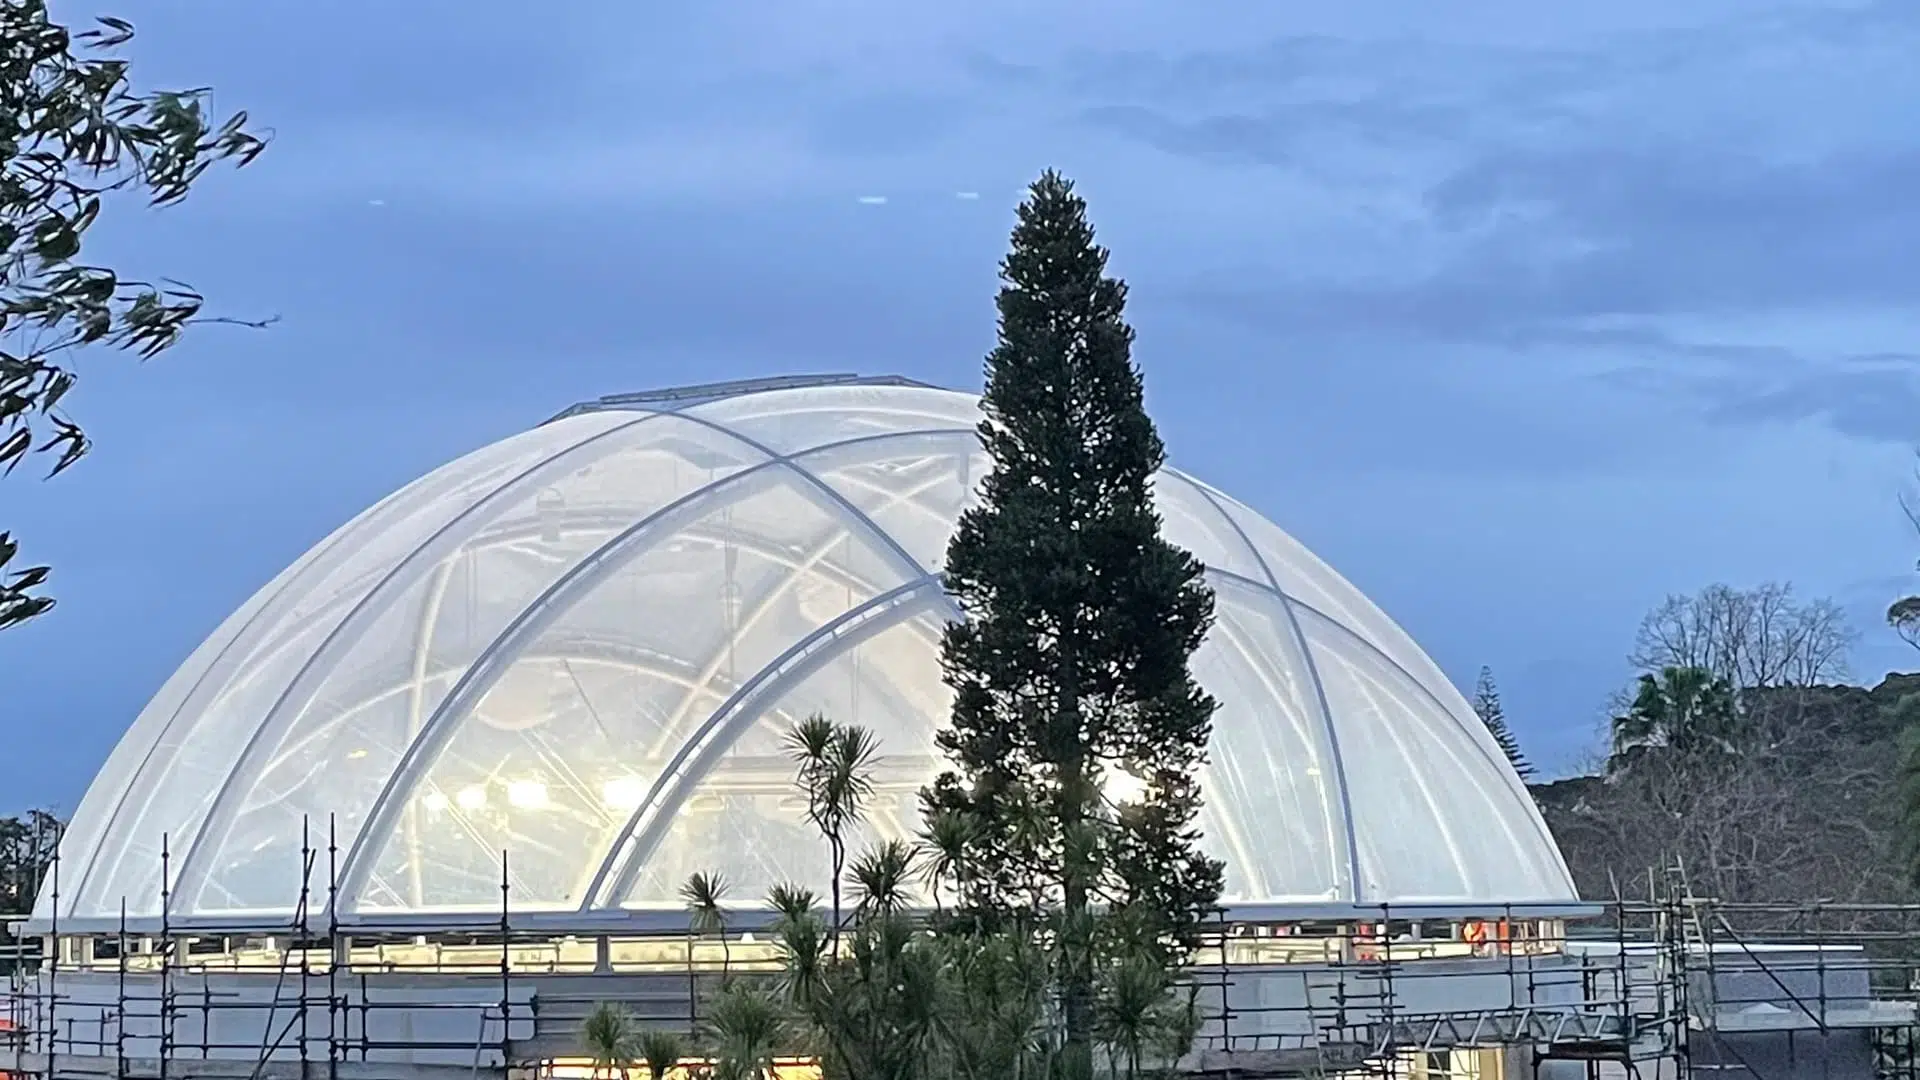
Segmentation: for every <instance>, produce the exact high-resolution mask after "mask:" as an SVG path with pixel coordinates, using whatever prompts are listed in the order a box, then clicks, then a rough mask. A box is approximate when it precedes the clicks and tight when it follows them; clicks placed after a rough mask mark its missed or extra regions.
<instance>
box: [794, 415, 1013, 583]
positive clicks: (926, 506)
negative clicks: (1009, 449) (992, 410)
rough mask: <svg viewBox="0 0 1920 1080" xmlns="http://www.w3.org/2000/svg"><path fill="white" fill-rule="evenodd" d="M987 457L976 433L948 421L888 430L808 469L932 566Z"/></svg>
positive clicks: (920, 561) (926, 567)
mask: <svg viewBox="0 0 1920 1080" xmlns="http://www.w3.org/2000/svg"><path fill="white" fill-rule="evenodd" d="M988 464H989V463H988V460H987V456H986V454H985V453H984V452H983V451H981V450H980V441H979V439H978V437H976V436H975V434H974V433H973V432H972V431H971V430H967V429H954V430H951V431H947V432H943V433H939V434H909V435H898V436H892V437H889V438H887V439H884V440H882V441H880V442H879V443H877V444H875V445H873V446H872V447H871V452H870V453H868V454H863V455H861V457H860V458H857V459H842V461H841V462H840V463H833V462H827V463H825V464H824V465H823V466H822V467H816V468H814V469H812V470H811V471H812V472H813V474H814V476H816V477H817V478H818V479H819V480H820V481H821V482H822V483H825V484H827V485H829V486H830V487H832V488H833V490H834V491H836V492H838V493H839V494H840V495H841V497H843V498H845V499H846V500H847V501H848V502H849V503H852V504H853V506H854V507H855V508H857V509H858V510H859V512H860V513H862V514H865V515H866V516H867V517H868V518H869V519H870V520H872V522H873V523H874V525H875V526H876V527H877V528H878V529H879V530H880V531H882V532H884V533H886V534H887V535H888V536H890V537H892V538H893V541H894V542H895V543H897V544H899V545H900V546H901V547H902V548H904V549H905V550H906V551H907V553H908V554H909V555H911V556H912V557H913V559H914V561H915V562H916V563H918V564H919V565H920V567H921V568H922V569H924V570H925V571H927V572H929V573H932V572H934V571H937V570H939V569H940V567H941V566H942V564H944V563H945V561H946V554H947V541H948V540H949V539H951V538H952V536H953V529H954V526H955V525H956V524H957V523H958V522H959V520H960V514H961V512H962V511H963V510H964V509H965V508H966V507H967V506H969V505H971V503H972V501H973V496H974V487H975V485H976V484H977V483H978V482H979V478H980V477H981V475H983V474H984V473H985V471H986V469H987V468H988Z"/></svg>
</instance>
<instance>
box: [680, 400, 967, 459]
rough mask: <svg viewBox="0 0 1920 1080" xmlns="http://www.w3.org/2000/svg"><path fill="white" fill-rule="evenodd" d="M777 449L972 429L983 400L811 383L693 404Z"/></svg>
mask: <svg viewBox="0 0 1920 1080" xmlns="http://www.w3.org/2000/svg"><path fill="white" fill-rule="evenodd" d="M687 413H688V414H689V415H692V416H698V417H700V418H702V419H705V420H710V421H712V422H714V423H717V424H720V425H722V426H725V427H727V428H730V429H732V430H734V431H737V432H739V433H740V434H741V435H742V436H744V437H746V438H749V439H752V440H753V441H755V442H758V443H761V444H764V445H765V446H767V447H769V448H771V449H772V450H774V451H775V452H776V453H781V454H796V453H799V452H801V451H803V450H809V449H812V448H814V447H816V446H823V445H825V444H827V443H832V442H839V441H841V440H844V439H857V438H865V437H868V436H873V435H883V434H888V433H898V432H906V431H924V430H927V429H935V428H965V429H968V430H971V429H972V428H973V427H974V426H975V425H977V424H979V423H980V406H979V404H978V403H977V402H976V400H975V399H974V398H973V396H972V395H969V394H957V393H954V392H953V391H951V390H929V389H923V388H920V387H911V386H811V387H802V388H799V389H793V390H774V391H768V392H766V393H762V394H746V395H742V396H740V397H733V398H722V399H720V400H719V401H711V402H707V403H705V404H702V405H696V406H694V407H693V408H691V409H688V410H687Z"/></svg>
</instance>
